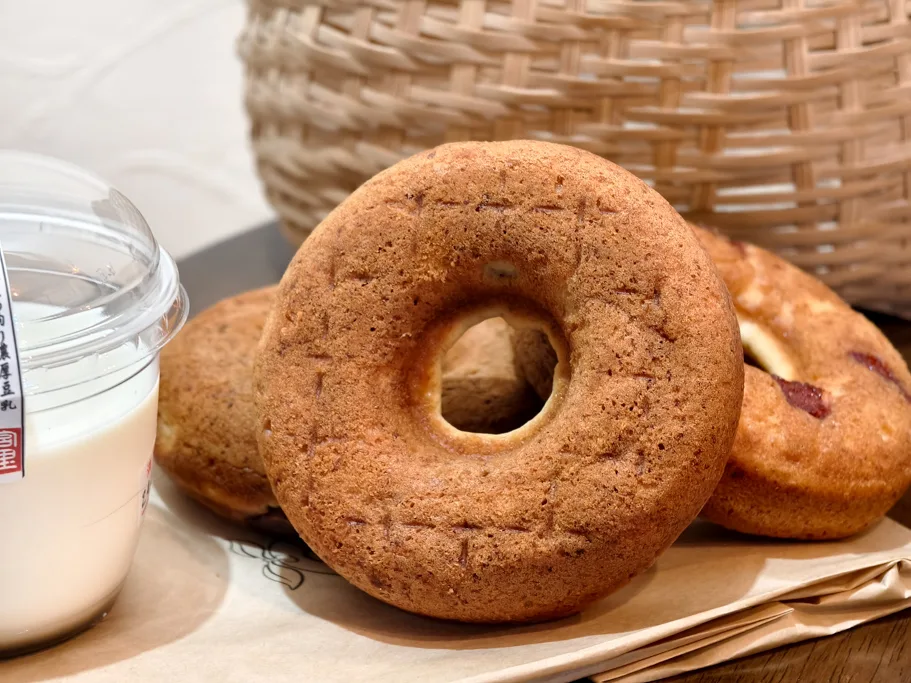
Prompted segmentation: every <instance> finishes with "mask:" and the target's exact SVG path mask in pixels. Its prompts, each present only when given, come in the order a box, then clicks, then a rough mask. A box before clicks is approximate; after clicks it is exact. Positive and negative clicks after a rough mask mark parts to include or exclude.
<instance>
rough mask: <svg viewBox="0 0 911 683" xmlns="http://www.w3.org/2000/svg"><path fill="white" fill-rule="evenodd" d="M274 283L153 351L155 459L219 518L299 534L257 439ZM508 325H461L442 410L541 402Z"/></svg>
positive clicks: (496, 413) (494, 425) (454, 415)
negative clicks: (157, 375) (157, 380)
mask: <svg viewBox="0 0 911 683" xmlns="http://www.w3.org/2000/svg"><path fill="white" fill-rule="evenodd" d="M274 295H275V287H267V288H264V289H259V290H255V291H252V292H247V293H245V294H241V295H239V296H236V297H230V298H228V299H225V300H223V301H221V302H219V303H217V304H215V305H214V306H213V307H211V308H209V309H208V310H206V311H203V312H202V313H201V314H200V315H198V316H197V317H196V318H194V319H193V320H191V321H190V322H189V323H187V325H186V327H185V329H184V330H183V331H182V332H181V333H180V334H179V335H178V336H177V338H176V339H175V340H174V343H172V344H169V345H168V346H167V347H166V349H165V350H164V352H163V353H162V356H161V388H160V399H159V408H158V433H157V438H156V443H155V459H156V462H157V463H158V465H159V466H160V467H161V469H162V470H163V471H164V472H165V473H166V474H168V476H169V477H170V479H171V480H172V481H174V483H175V484H176V485H177V487H178V488H179V489H180V490H182V491H183V492H184V493H185V494H187V495H189V496H190V497H191V498H194V499H195V500H197V501H198V502H200V503H202V504H203V505H204V506H206V507H207V508H209V509H210V510H212V511H213V512H215V513H216V514H218V515H219V516H221V517H224V518H225V519H228V520H231V521H234V522H240V523H242V524H244V525H246V526H248V527H250V528H252V529H254V530H256V531H259V532H262V533H267V534H270V535H274V536H281V537H294V538H296V537H297V532H295V531H294V528H293V527H292V526H291V525H290V524H289V523H288V520H287V518H286V517H285V515H284V513H283V512H282V511H281V508H280V507H279V506H278V503H277V502H276V500H275V496H274V495H273V494H272V488H271V486H269V483H268V480H267V479H266V475H265V468H264V466H263V462H262V458H260V456H259V450H258V448H257V445H256V425H257V421H256V413H255V408H254V405H253V395H252V383H253V376H252V375H253V358H254V355H255V351H256V345H257V343H258V342H259V337H260V334H261V333H262V328H263V325H264V324H265V321H266V316H267V314H268V312H269V308H270V307H271V306H272V301H273V298H274ZM508 330H509V327H508V325H507V324H506V322H505V321H503V320H502V319H492V320H487V321H485V322H484V323H481V324H480V325H477V326H476V327H474V328H472V329H470V330H468V331H467V332H466V333H465V334H464V335H463V336H462V338H460V339H459V340H458V341H457V342H456V343H455V345H454V346H453V347H452V348H451V349H450V350H449V352H448V353H447V355H446V357H445V359H444V363H443V368H444V371H443V391H442V396H443V415H444V416H445V418H446V419H447V420H448V421H449V422H450V424H452V425H454V426H456V427H458V428H459V429H464V430H466V431H477V432H484V431H505V430H506V429H507V428H508V426H509V425H510V424H516V423H517V421H518V424H522V422H524V419H523V416H529V415H534V413H535V412H536V411H537V410H538V409H539V408H540V405H541V401H540V400H539V399H538V397H537V394H535V393H534V390H533V389H532V388H531V387H530V385H529V384H528V383H527V382H526V381H525V379H524V378H523V377H520V376H519V375H518V373H517V370H516V367H515V364H514V361H513V357H512V346H511V344H510V341H509V336H508V334H509V333H508Z"/></svg>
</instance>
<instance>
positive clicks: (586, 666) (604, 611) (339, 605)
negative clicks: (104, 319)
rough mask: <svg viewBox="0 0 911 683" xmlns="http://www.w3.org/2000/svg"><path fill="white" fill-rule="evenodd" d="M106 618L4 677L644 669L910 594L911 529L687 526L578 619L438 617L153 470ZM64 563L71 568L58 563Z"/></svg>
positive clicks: (303, 677)
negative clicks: (375, 593)
mask: <svg viewBox="0 0 911 683" xmlns="http://www.w3.org/2000/svg"><path fill="white" fill-rule="evenodd" d="M155 480H156V487H155V491H154V492H153V495H152V499H151V502H150V505H149V510H148V518H147V519H146V522H145V527H144V529H143V534H142V539H141V541H140V546H139V549H138V551H137V555H136V561H135V564H134V567H133V569H132V571H131V573H130V576H129V578H128V580H127V583H126V586H125V587H124V590H123V593H122V594H121V596H120V598H119V599H118V601H117V604H116V605H115V606H114V608H113V610H112V611H111V613H110V615H109V616H108V618H107V619H106V620H105V621H103V622H102V623H100V624H99V625H97V626H95V627H94V628H92V629H91V630H89V631H87V632H86V633H84V634H82V635H81V636H78V637H77V638H75V639H73V640H71V641H69V642H67V643H65V644H63V645H61V646H58V647H56V648H54V649H51V650H47V651H44V652H41V653H38V654H34V655H30V656H27V657H21V658H19V659H14V660H9V661H6V662H0V680H2V681H4V683H29V682H31V681H46V680H61V681H74V682H76V681H78V682H92V683H108V682H110V683H130V682H131V681H147V680H174V681H184V680H194V681H215V682H218V683H233V682H235V681H236V682H238V683H241V682H242V683H247V682H249V681H254V680H268V681H269V682H270V683H285V682H288V683H291V682H293V683H299V682H300V681H329V682H332V681H339V682H345V683H349V682H350V681H358V680H370V681H371V682H372V683H381V682H383V681H389V682H395V683H402V682H405V681H472V682H481V681H527V680H541V681H572V680H576V679H579V678H583V677H586V676H594V677H595V678H596V680H598V681H622V682H623V683H632V682H633V681H651V680H657V679H659V678H661V677H664V676H670V675H672V674H677V673H680V672H683V671H688V670H692V669H695V668H699V667H702V666H708V665H710V664H715V663H717V662H721V661H725V660H728V659H732V658H735V657H739V656H743V655H746V654H750V653H753V652H757V651H759V650H763V649H767V648H770V647H776V646H778V645H782V644H785V643H789V642H794V641H796V640H800V639H803V638H809V637H815V636H819V635H824V634H828V633H835V632H836V631H839V630H842V629H845V628H850V627H851V626H854V625H856V624H859V623H861V622H863V621H867V620H869V619H873V618H876V617H879V616H883V615H886V614H889V613H891V612H894V611H897V610H900V609H902V608H904V607H906V606H909V605H911V530H908V529H906V528H905V527H903V526H901V525H899V524H897V523H896V522H893V521H891V520H883V521H882V522H881V523H879V524H877V525H876V526H875V527H874V528H872V529H871V530H869V531H868V532H866V533H864V534H861V535H859V536H858V537H856V538H853V539H850V540H847V541H840V542H828V543H794V542H776V541H765V540H758V539H751V538H747V537H744V536H740V535H737V534H733V533H728V532H726V531H724V530H721V529H719V528H717V527H715V526H712V525H710V524H707V523H703V522H699V521H697V522H695V523H694V524H692V525H691V526H690V528H689V529H688V530H687V531H686V532H685V533H684V534H683V535H682V536H681V538H680V539H679V540H678V541H677V542H676V543H675V544H674V546H673V547H671V548H670V549H669V550H668V551H667V552H666V553H664V554H663V555H662V556H661V557H660V558H659V560H658V562H657V563H656V565H655V566H654V567H653V568H652V569H650V570H649V571H648V572H646V573H645V574H643V575H641V576H639V577H637V578H636V579H635V580H633V581H632V582H631V583H630V584H629V585H628V586H627V587H626V588H624V589H623V590H621V591H619V592H617V593H615V594H614V595H612V596H610V597H608V598H607V599H605V600H602V601H601V602H599V603H597V604H596V605H594V606H592V607H591V608H589V609H588V610H586V611H585V612H583V613H582V614H580V615H577V616H575V617H571V618H568V619H563V620H560V621H557V622H551V623H548V624H536V625H531V626H496V627H490V626H472V625H463V624H454V623H447V622H439V621H434V620H431V619H426V618H423V617H418V616H414V615H411V614H407V613H405V612H401V611H399V610H397V609H395V608H393V607H389V606H387V605H385V604H383V603H381V602H378V601H376V600H374V599H373V598H371V597H369V596H367V595H365V594H364V593H361V592H360V591H358V590H357V589H355V588H353V587H352V586H350V585H349V584H348V583H346V582H345V581H344V580H343V579H341V578H340V577H338V576H336V575H334V574H333V573H332V572H331V571H330V570H329V569H328V568H326V567H325V565H323V564H321V563H319V562H318V561H316V560H315V559H314V558H312V557H309V556H308V555H307V554H306V552H305V550H304V549H302V548H300V547H297V546H294V545H289V544H287V543H282V542H274V541H270V540H267V539H263V538H258V537H256V536H254V535H252V534H250V533H248V532H246V531H243V530H238V529H236V528H234V527H232V526H230V525H227V524H223V523H221V522H220V521H219V520H217V519H216V518H214V517H213V516H212V515H210V514H209V513H208V512H206V511H204V510H202V509H201V508H199V507H198V506H197V505H195V504H194V503H191V502H189V501H187V500H186V499H184V498H183V497H182V496H180V495H179V494H178V493H177V492H176V491H175V490H174V489H173V488H172V487H171V485H170V484H169V483H168V482H167V480H166V479H164V478H163V476H161V475H160V474H156V477H155ZM61 572H65V567H61Z"/></svg>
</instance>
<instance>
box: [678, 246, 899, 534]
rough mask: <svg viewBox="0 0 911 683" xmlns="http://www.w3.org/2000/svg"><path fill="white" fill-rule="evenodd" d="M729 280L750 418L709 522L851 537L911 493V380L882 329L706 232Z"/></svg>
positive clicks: (764, 257)
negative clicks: (753, 363)
mask: <svg viewBox="0 0 911 683" xmlns="http://www.w3.org/2000/svg"><path fill="white" fill-rule="evenodd" d="M694 229H695V230H696V234H697V235H698V236H699V238H700V240H701V241H702V244H703V246H705V248H706V249H707V250H708V252H709V254H710V255H711V256H712V259H713V260H714V262H715V264H716V265H717V266H718V269H719V271H720V272H721V276H722V277H723V278H724V281H725V283H726V284H727V286H728V289H729V290H730V292H731V296H732V298H733V300H734V306H735V308H736V310H737V317H738V319H739V321H740V331H741V336H742V338H743V346H744V350H745V352H746V353H748V354H749V355H751V356H752V357H753V358H755V359H756V360H757V361H758V363H759V365H760V366H761V367H762V368H764V370H763V369H759V368H755V367H747V368H746V382H745V388H744V399H743V411H742V414H741V418H740V425H739V426H738V429H737V437H736V439H735V441H734V448H733V450H732V452H731V458H730V461H729V463H728V466H727V468H726V469H725V473H724V476H723V477H722V479H721V482H720V483H719V485H718V488H717V489H716V490H715V493H714V494H713V495H712V497H711V499H710V500H709V502H708V504H707V505H706V507H705V509H704V510H703V512H702V514H703V516H704V517H706V518H707V519H710V520H712V521H714V522H717V523H719V524H722V525H724V526H726V527H728V528H730V529H735V530H737V531H744V532H748V533H753V534H762V535H765V536H780V537H787V538H806V539H821V538H840V537H844V536H849V535H851V534H854V533H856V532H858V531H860V530H862V529H864V528H865V527H867V526H869V525H870V524H872V523H873V522H874V521H876V520H877V519H879V518H880V517H882V516H883V515H885V514H886V512H888V510H889V508H890V507H892V505H893V504H894V503H895V502H896V501H897V500H898V499H899V498H900V497H901V495H902V493H904V491H905V489H907V488H908V485H909V484H911V403H909V401H911V394H909V393H908V392H909V390H911V375H909V373H908V368H907V366H906V365H905V362H904V360H903V359H902V357H901V355H900V354H899V353H898V351H896V350H895V349H894V348H893V347H892V345H891V344H890V343H889V341H888V340H887V339H886V338H885V337H884V336H883V335H882V333H881V332H880V331H879V330H878V329H877V328H876V326H875V325H873V323H871V322H870V321H869V320H867V319H866V318H865V317H864V316H862V315H861V314H860V313H857V312H855V311H854V310H852V309H851V307H850V306H848V305H847V304H846V303H845V302H844V301H842V300H841V299H840V298H839V297H838V296H837V295H836V294H835V293H834V292H832V291H831V290H830V289H829V288H828V287H826V286H825V285H823V284H822V283H821V282H819V281H818V280H816V279H815V278H813V277H811V276H810V275H808V274H806V273H804V272H803V271H801V270H800V269H798V268H796V267H795V266H792V265H790V264H789V263H787V262H786V261H784V260H783V259H781V258H779V257H777V256H775V255H774V254H772V253H771V252H768V251H765V250H764V249H760V248H758V247H755V246H752V245H747V244H743V243H739V242H730V241H728V240H727V239H725V238H723V237H720V236H717V235H714V234H712V233H710V232H708V231H706V230H702V229H699V228H694Z"/></svg>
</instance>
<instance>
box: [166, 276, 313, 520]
mask: <svg viewBox="0 0 911 683" xmlns="http://www.w3.org/2000/svg"><path fill="white" fill-rule="evenodd" d="M275 289H276V288H275V287H266V288H264V289H258V290H254V291H252V292H247V293H245V294H241V295H240V296H236V297H231V298H229V299H225V300H223V301H220V302H219V303H217V304H215V305H214V306H212V307H211V308H209V309H207V310H205V311H202V312H201V313H200V314H199V315H197V316H196V317H195V318H193V319H192V320H191V321H190V322H189V323H187V325H186V327H185V328H184V329H183V330H182V331H181V333H180V334H178V335H177V337H176V338H175V339H174V341H173V342H172V343H170V344H168V345H167V346H166V347H165V348H164V350H163V351H162V353H161V382H160V389H159V401H158V435H157V438H156V440H155V460H156V462H157V463H158V465H159V466H160V467H161V469H162V470H164V471H165V472H166V473H167V474H168V475H169V476H170V478H171V479H172V480H173V481H174V483H175V484H177V486H178V488H180V489H181V490H182V491H183V492H184V493H186V494H187V495H189V496H191V497H192V498H194V499H196V500H197V501H199V502H200V503H202V504H203V505H205V506H206V507H208V508H209V509H211V510H212V511H214V512H215V513H217V514H219V515H220V516H222V517H225V518H227V519H230V520H232V521H235V522H241V523H243V524H246V525H248V526H250V527H252V528H255V529H256V530H258V531H264V532H266V533H270V534H275V535H280V536H295V537H296V536H297V533H296V532H295V531H294V529H293V527H291V525H290V524H289V523H288V521H287V519H286V518H285V516H284V514H283V513H282V512H281V509H280V508H279V507H278V502H277V501H276V500H275V496H274V495H273V494H272V488H271V486H270V485H269V481H268V479H267V478H266V473H265V470H264V468H263V463H262V458H260V457H259V451H258V449H257V444H256V424H257V420H256V409H255V406H254V404H253V359H254V355H255V352H256V345H257V343H258V342H259V337H260V334H261V333H262V328H263V325H264V324H265V322H266V315H267V314H268V312H269V308H270V306H271V305H272V300H273V298H274V295H275Z"/></svg>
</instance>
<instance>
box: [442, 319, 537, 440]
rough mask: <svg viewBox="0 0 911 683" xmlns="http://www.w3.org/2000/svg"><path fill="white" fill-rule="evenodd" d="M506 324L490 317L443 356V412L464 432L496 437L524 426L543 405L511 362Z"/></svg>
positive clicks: (510, 345)
mask: <svg viewBox="0 0 911 683" xmlns="http://www.w3.org/2000/svg"><path fill="white" fill-rule="evenodd" d="M509 330H510V328H509V325H508V323H507V322H506V321H505V320H503V319H502V318H489V319H487V320H485V321H483V322H482V323H480V324H478V325H475V326H474V327H472V328H471V329H470V330H468V331H467V332H465V334H464V335H462V337H461V338H460V339H459V340H458V341H457V342H456V343H455V345H453V347H452V348H451V349H449V351H448V352H447V353H446V355H445V356H444V357H443V365H442V383H443V388H442V393H441V412H442V414H443V417H444V418H445V419H446V421H447V422H449V424H451V425H452V426H453V427H456V428H457V429H461V430H462V431H466V432H482V433H491V434H498V433H501V432H508V431H511V430H513V429H515V428H517V427H520V426H521V425H523V424H525V423H526V422H528V420H530V419H531V418H532V417H534V416H535V415H536V414H537V413H538V411H539V410H540V409H541V407H542V405H543V401H541V400H540V399H539V398H538V395H537V394H536V393H535V391H534V389H532V388H531V385H530V384H529V383H528V382H527V381H526V380H525V377H524V376H522V375H521V374H520V373H519V371H518V369H517V367H516V364H515V358H514V356H513V350H512V343H511V342H510V336H509Z"/></svg>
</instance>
